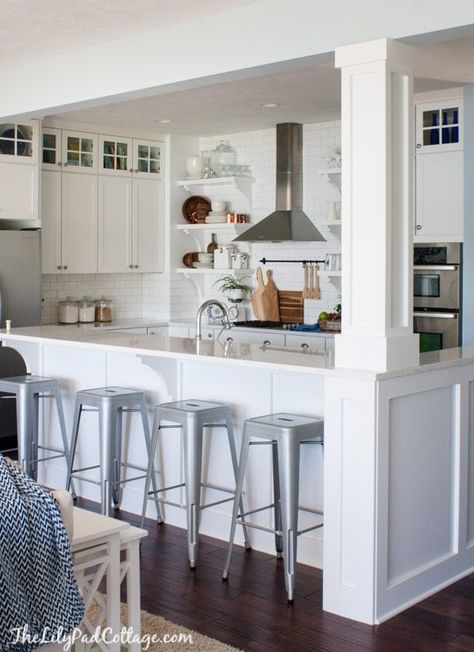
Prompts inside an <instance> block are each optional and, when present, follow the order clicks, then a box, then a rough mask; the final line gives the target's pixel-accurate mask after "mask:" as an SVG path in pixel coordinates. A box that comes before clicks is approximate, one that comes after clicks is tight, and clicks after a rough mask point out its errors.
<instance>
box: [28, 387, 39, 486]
mask: <svg viewBox="0 0 474 652" xmlns="http://www.w3.org/2000/svg"><path fill="white" fill-rule="evenodd" d="M30 397H31V406H32V410H33V411H32V427H31V441H30V456H31V457H30V472H29V474H28V475H30V477H32V478H33V480H38V439H39V399H40V397H39V394H37V393H31V394H30V396H29V398H30Z"/></svg>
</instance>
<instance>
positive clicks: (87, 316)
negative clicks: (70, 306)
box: [78, 297, 95, 324]
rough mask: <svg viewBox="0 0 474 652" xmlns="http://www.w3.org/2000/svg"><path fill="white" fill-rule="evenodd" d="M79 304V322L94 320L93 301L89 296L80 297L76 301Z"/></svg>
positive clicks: (85, 322)
mask: <svg viewBox="0 0 474 652" xmlns="http://www.w3.org/2000/svg"><path fill="white" fill-rule="evenodd" d="M78 305H79V322H80V323H81V324H89V323H91V322H93V321H95V301H94V299H91V297H82V299H81V300H80V301H79V302H78Z"/></svg>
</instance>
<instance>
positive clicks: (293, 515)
mask: <svg viewBox="0 0 474 652" xmlns="http://www.w3.org/2000/svg"><path fill="white" fill-rule="evenodd" d="M278 462H279V471H280V494H281V517H282V525H283V528H282V532H283V561H284V567H285V586H286V592H287V595H288V602H293V599H294V592H295V572H296V549H297V543H296V542H297V535H298V494H299V475H300V470H299V468H300V467H299V444H298V443H297V442H295V441H294V440H293V439H292V437H291V435H290V434H289V433H283V434H282V435H281V436H280V439H279V442H278Z"/></svg>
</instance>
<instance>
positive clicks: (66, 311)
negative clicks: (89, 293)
mask: <svg viewBox="0 0 474 652" xmlns="http://www.w3.org/2000/svg"><path fill="white" fill-rule="evenodd" d="M78 320H79V306H78V303H77V301H75V300H74V299H71V297H66V298H65V299H64V300H63V301H59V302H58V322H59V323H60V324H77V322H78Z"/></svg>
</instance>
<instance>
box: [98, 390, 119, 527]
mask: <svg viewBox="0 0 474 652" xmlns="http://www.w3.org/2000/svg"><path fill="white" fill-rule="evenodd" d="M115 417H116V415H115V414H114V412H113V409H112V406H111V405H110V404H108V403H106V404H105V405H101V407H100V408H99V422H100V502H101V514H103V515H104V516H110V512H111V505H112V489H113V486H114V462H115V459H114V458H115V455H114V445H115Z"/></svg>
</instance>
